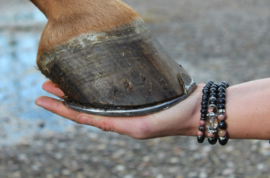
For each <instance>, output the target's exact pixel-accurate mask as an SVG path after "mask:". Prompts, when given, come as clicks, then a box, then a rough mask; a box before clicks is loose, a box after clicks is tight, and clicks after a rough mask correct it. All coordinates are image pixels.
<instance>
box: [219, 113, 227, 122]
mask: <svg viewBox="0 0 270 178" xmlns="http://www.w3.org/2000/svg"><path fill="white" fill-rule="evenodd" d="M225 119H226V116H225V114H221V115H218V120H219V121H224V120H225Z"/></svg>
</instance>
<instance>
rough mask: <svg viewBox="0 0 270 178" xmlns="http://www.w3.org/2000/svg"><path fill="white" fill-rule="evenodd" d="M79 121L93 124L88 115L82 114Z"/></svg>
mask: <svg viewBox="0 0 270 178" xmlns="http://www.w3.org/2000/svg"><path fill="white" fill-rule="evenodd" d="M79 121H80V123H81V124H85V125H91V120H90V119H89V118H88V117H86V116H81V117H80V118H79Z"/></svg>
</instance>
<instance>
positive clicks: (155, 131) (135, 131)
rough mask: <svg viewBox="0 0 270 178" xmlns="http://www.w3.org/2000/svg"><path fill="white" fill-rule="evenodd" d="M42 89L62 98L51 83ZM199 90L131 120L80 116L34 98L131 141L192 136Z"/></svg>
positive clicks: (57, 111) (66, 115) (48, 100)
mask: <svg viewBox="0 0 270 178" xmlns="http://www.w3.org/2000/svg"><path fill="white" fill-rule="evenodd" d="M42 88H43V89H44V90H45V91H47V92H49V93H51V94H53V95H56V96H57V97H60V98H63V97H64V93H63V92H62V91H61V90H60V89H59V88H58V87H57V86H56V85H55V84H54V83H52V82H51V81H47V82H45V83H44V84H43V86H42ZM202 88H203V86H202V85H198V86H197V88H196V90H195V91H194V92H193V93H192V94H191V95H190V96H189V97H188V98H187V99H185V100H184V101H182V102H180V103H179V104H177V105H176V106H174V107H171V108H169V109H167V110H164V111H160V112H157V113H154V114H149V115H144V116H135V117H107V116H96V115H91V114H86V113H81V112H78V111H74V110H72V109H70V108H68V107H67V106H65V105H64V103H63V102H61V101H59V100H56V99H54V98H50V97H47V96H41V97H39V98H37V99H36V104H37V105H38V106H40V107H43V108H44V109H46V110H48V111H51V112H53V113H55V114H57V115H60V116H62V117H64V118H67V119H69V120H72V121H74V122H76V123H78V124H85V125H91V126H94V127H97V128H100V129H101V130H103V131H107V132H117V133H119V134H123V135H128V136H130V137H132V138H135V139H150V138H156V137H164V136H173V135H190V136H191V135H192V136H195V135H196V134H197V130H198V129H197V127H198V125H199V123H198V122H199V120H200V119H199V118H200V112H199V108H200V102H201V100H200V98H201V91H202Z"/></svg>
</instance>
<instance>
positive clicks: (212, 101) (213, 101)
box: [209, 99, 217, 105]
mask: <svg viewBox="0 0 270 178" xmlns="http://www.w3.org/2000/svg"><path fill="white" fill-rule="evenodd" d="M210 104H214V105H216V104H217V100H213V99H212V100H210V101H209V105H210Z"/></svg>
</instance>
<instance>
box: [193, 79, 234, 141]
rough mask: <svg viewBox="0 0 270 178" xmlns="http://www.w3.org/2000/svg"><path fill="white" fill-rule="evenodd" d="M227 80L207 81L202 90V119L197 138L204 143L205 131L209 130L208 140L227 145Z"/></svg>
mask: <svg viewBox="0 0 270 178" xmlns="http://www.w3.org/2000/svg"><path fill="white" fill-rule="evenodd" d="M228 87H229V84H228V83H227V82H221V83H220V84H219V85H217V84H215V83H214V82H213V81H209V82H207V84H206V85H205V86H204V88H203V90H202V93H203V95H202V102H201V120H200V126H199V130H198V137H197V140H198V142H199V143H203V142H204V140H205V131H207V136H208V142H209V143H210V144H212V145H214V144H216V143H217V140H218V141H219V143H220V145H226V144H227V142H228V134H227V131H226V128H227V124H226V122H225V119H226V112H225V104H226V88H228Z"/></svg>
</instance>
